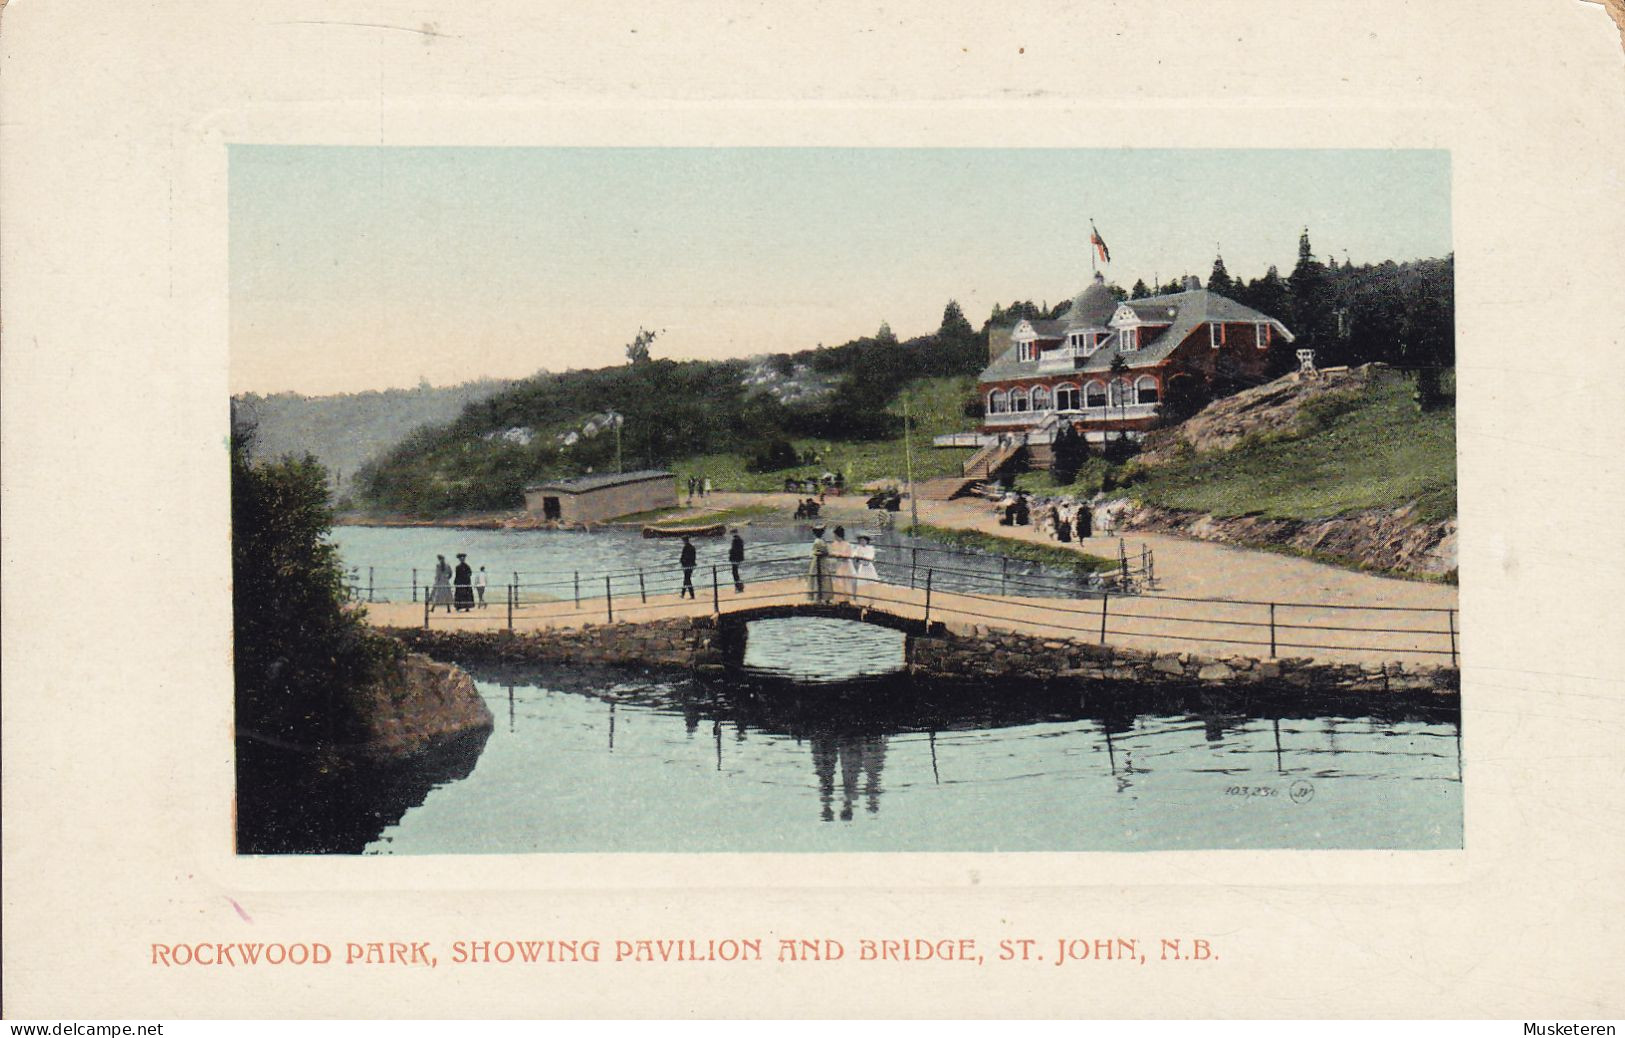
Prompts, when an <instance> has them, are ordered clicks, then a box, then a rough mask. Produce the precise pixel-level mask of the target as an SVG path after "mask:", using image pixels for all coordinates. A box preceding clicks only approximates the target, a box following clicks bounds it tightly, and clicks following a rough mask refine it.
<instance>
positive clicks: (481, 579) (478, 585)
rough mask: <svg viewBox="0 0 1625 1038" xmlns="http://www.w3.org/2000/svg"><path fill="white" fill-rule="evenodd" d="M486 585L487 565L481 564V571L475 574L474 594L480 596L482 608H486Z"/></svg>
mask: <svg viewBox="0 0 1625 1038" xmlns="http://www.w3.org/2000/svg"><path fill="white" fill-rule="evenodd" d="M485 585H486V576H485V567H484V566H481V567H480V571H479V572H478V573H476V574H474V594H476V595H478V596H479V599H480V608H481V609H484V608H485Z"/></svg>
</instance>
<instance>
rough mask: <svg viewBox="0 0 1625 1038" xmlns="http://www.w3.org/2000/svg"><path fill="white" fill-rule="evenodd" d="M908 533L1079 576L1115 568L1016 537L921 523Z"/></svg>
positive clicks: (1084, 554) (1086, 555) (1109, 561)
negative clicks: (1074, 572) (1072, 572)
mask: <svg viewBox="0 0 1625 1038" xmlns="http://www.w3.org/2000/svg"><path fill="white" fill-rule="evenodd" d="M909 532H911V533H913V534H914V535H915V536H916V537H921V538H924V539H925V540H929V541H937V542H938V543H940V544H948V545H952V546H954V547H956V548H968V549H970V550H972V551H980V552H986V553H988V554H990V555H1004V556H1008V557H1009V558H1012V559H1024V560H1025V561H1027V562H1036V563H1039V564H1040V565H1044V566H1053V567H1055V568H1056V569H1072V570H1077V571H1080V572H1083V573H1092V572H1104V571H1107V570H1112V569H1115V568H1116V567H1117V563H1116V562H1115V561H1113V560H1112V559H1107V558H1102V557H1101V556H1099V555H1091V554H1089V553H1088V552H1084V551H1074V550H1073V549H1071V548H1059V547H1054V546H1052V545H1048V544H1034V543H1033V542H1032V541H1024V540H1022V539H1021V538H1019V537H1001V536H999V535H998V534H992V533H982V532H980V531H978V530H955V529H952V528H949V527H946V526H932V525H930V524H929V523H921V524H920V525H918V526H916V527H913V528H912V529H911V530H910V531H909Z"/></svg>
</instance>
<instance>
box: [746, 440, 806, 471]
mask: <svg viewBox="0 0 1625 1038" xmlns="http://www.w3.org/2000/svg"><path fill="white" fill-rule="evenodd" d="M800 464H802V461H801V457H800V455H798V454H797V453H796V449H795V447H794V446H793V445H792V444H791V443H790V441H789V440H774V441H773V442H771V443H769V444H768V445H767V446H766V447H764V448H762V449H761V450H759V451H757V452H756V453H755V454H753V455H751V457H750V460H749V461H747V462H746V463H745V471H747V472H777V471H779V470H780V469H790V468H795V467H796V466H797V465H800Z"/></svg>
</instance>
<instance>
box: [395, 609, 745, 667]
mask: <svg viewBox="0 0 1625 1038" xmlns="http://www.w3.org/2000/svg"><path fill="white" fill-rule="evenodd" d="M389 633H390V634H392V635H394V636H395V637H397V638H399V639H401V640H402V641H404V642H405V643H406V644H407V645H410V646H411V647H412V648H414V649H416V650H418V651H419V652H426V653H428V654H429V655H431V656H434V657H436V658H438V659H453V660H455V659H485V660H497V661H510V660H511V661H515V662H536V663H604V664H613V665H616V666H662V667H720V666H721V665H722V651H721V649H720V648H718V646H717V641H718V639H717V627H716V624H715V622H714V621H713V620H712V619H711V618H710V617H674V618H671V619H666V620H650V621H648V622H646V623H636V624H630V623H621V624H587V625H586V626H584V627H577V628H561V629H557V630H539V631H526V632H517V633H514V634H508V633H505V632H500V631H495V632H493V631H446V630H427V631H426V630H422V629H419V628H394V629H392V630H391V631H390V632H389Z"/></svg>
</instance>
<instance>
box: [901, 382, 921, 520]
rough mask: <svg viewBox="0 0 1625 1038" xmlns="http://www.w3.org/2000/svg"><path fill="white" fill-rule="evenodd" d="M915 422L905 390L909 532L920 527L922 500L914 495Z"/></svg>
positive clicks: (905, 460) (904, 420)
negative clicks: (909, 409) (910, 413)
mask: <svg viewBox="0 0 1625 1038" xmlns="http://www.w3.org/2000/svg"><path fill="white" fill-rule="evenodd" d="M913 430H914V422H913V419H911V418H910V417H909V413H908V390H907V389H905V390H903V459H904V463H905V464H906V465H907V466H908V514H909V528H908V532H909V533H913V532H914V531H915V530H917V529H919V527H920V499H919V498H918V497H916V496H915V494H914V431H913Z"/></svg>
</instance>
